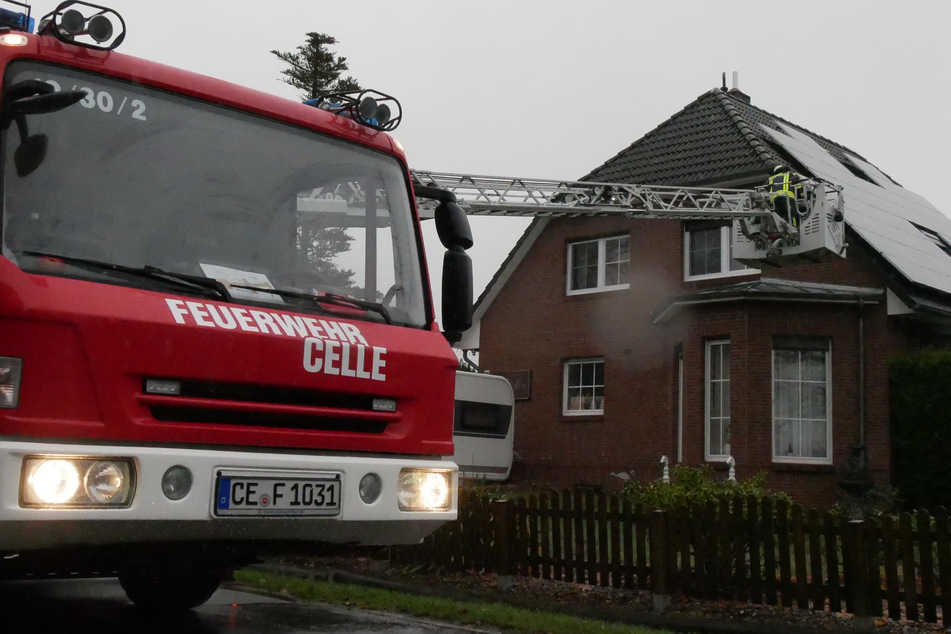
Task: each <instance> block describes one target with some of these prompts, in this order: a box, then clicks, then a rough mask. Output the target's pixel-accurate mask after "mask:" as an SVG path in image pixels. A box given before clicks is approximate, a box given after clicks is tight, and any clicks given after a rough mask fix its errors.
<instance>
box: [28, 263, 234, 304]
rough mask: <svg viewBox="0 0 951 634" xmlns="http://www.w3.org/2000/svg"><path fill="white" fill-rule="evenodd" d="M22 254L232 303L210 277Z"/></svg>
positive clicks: (148, 266)
mask: <svg viewBox="0 0 951 634" xmlns="http://www.w3.org/2000/svg"><path fill="white" fill-rule="evenodd" d="M22 253H23V255H29V256H32V257H35V258H49V259H51V260H61V261H63V262H66V263H67V264H72V265H75V266H79V267H86V268H91V269H96V270H106V271H116V272H117V273H124V274H126V275H134V276H136V277H145V278H148V279H152V280H159V281H163V282H170V283H172V284H175V285H176V286H179V287H183V288H188V289H191V290H194V291H199V292H202V293H204V294H206V295H207V294H208V293H209V292H211V293H214V294H215V295H217V296H219V297H221V298H222V299H224V300H225V301H227V302H233V301H234V298H232V297H231V293H230V292H229V291H228V287H227V286H225V285H224V284H222V283H221V281H219V280H216V279H214V278H211V277H204V276H202V275H189V274H188V273H175V272H173V271H166V270H164V269H160V268H158V267H157V266H152V265H149V264H146V265H145V266H143V267H142V268H136V267H132V266H125V265H123V264H114V263H112V262H103V261H100V260H90V259H87V258H76V257H73V256H70V255H60V254H58V253H44V252H42V251H23V252H22Z"/></svg>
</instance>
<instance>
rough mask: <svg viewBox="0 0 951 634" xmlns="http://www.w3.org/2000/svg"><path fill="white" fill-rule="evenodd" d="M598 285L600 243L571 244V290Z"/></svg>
mask: <svg viewBox="0 0 951 634" xmlns="http://www.w3.org/2000/svg"><path fill="white" fill-rule="evenodd" d="M597 285H598V243H597V242H581V243H578V244H573V245H571V290H579V289H585V288H595V287H596V286H597Z"/></svg>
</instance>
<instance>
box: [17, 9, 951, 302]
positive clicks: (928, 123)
mask: <svg viewBox="0 0 951 634" xmlns="http://www.w3.org/2000/svg"><path fill="white" fill-rule="evenodd" d="M56 1H57V2H58V0H56ZM96 3H97V4H102V5H105V6H109V7H111V8H113V9H115V10H116V11H118V12H119V13H120V14H121V15H122V16H123V18H124V19H125V22H126V27H127V36H126V40H125V42H124V43H123V44H122V45H121V47H120V48H119V50H120V51H121V52H123V53H127V54H130V55H136V56H139V57H145V58H148V59H152V60H155V61H159V62H162V63H165V64H170V65H173V66H178V67H182V68H185V69H188V70H191V71H196V72H199V73H203V74H206V75H211V76H214V77H218V78H221V79H224V80H227V81H231V82H235V83H238V84H242V85H245V86H250V87H252V88H256V89H259V90H263V91H266V92H269V93H272V94H276V95H281V96H286V97H287V98H289V99H296V98H297V97H298V95H297V91H295V90H294V89H292V88H291V87H290V86H287V85H286V84H284V83H282V82H281V80H280V71H281V70H282V68H283V67H284V66H283V64H282V63H281V62H280V60H278V59H277V58H276V57H275V56H273V55H272V54H271V53H270V52H269V51H271V50H272V49H277V50H280V51H294V50H295V49H296V48H297V46H299V45H300V44H302V43H303V42H304V40H305V33H306V32H308V31H317V32H322V33H327V34H329V35H332V36H333V37H335V38H336V39H337V41H338V44H337V45H336V46H335V47H334V49H333V50H334V52H336V53H337V54H338V55H343V56H344V57H346V58H347V60H348V63H349V65H350V74H352V75H353V76H354V77H355V78H356V79H357V80H358V81H359V82H360V83H361V85H363V86H364V87H365V88H375V89H377V90H380V91H382V92H385V93H389V94H391V95H393V96H395V97H397V98H398V99H399V100H400V102H401V103H402V106H403V122H402V125H401V126H400V127H399V128H398V129H397V130H395V131H394V132H393V135H394V136H395V137H396V138H397V139H398V140H399V141H400V142H401V143H402V145H403V147H404V148H405V149H406V153H407V156H408V159H409V162H410V166H411V167H412V168H415V169H427V170H434V171H445V172H466V173H474V174H488V175H506V176H522V177H536V178H555V179H568V178H578V177H580V176H582V175H584V174H586V173H587V172H589V171H590V170H591V169H593V168H595V167H597V166H598V165H600V164H601V163H603V162H604V161H606V160H608V159H610V158H611V157H613V156H614V155H615V154H617V153H618V152H619V151H621V150H623V149H624V148H625V147H627V146H628V145H629V144H630V143H632V142H633V141H635V140H637V139H639V138H640V137H641V136H643V135H644V134H646V133H647V132H649V131H650V130H652V129H653V128H655V127H656V126H658V125H659V124H661V123H663V122H664V121H665V120H667V119H668V118H669V117H670V116H671V115H673V114H675V113H676V112H678V111H679V110H680V109H682V108H683V107H684V106H686V105H687V104H689V103H690V102H691V101H693V100H694V99H695V98H696V97H698V96H699V95H700V94H702V93H704V92H706V91H708V90H710V89H712V88H716V87H719V86H720V84H721V74H722V73H723V72H726V73H727V83H728V85H732V75H733V72H734V71H737V72H738V73H739V88H740V89H741V90H743V91H744V92H745V93H747V94H748V95H750V97H751V98H752V103H753V105H756V106H759V107H761V108H763V109H765V110H767V111H769V112H771V113H773V114H775V115H777V116H780V117H782V118H784V119H787V120H789V121H792V122H794V123H796V124H798V125H800V126H803V127H805V128H807V129H809V130H810V131H812V132H814V133H816V134H819V135H822V136H824V137H826V138H829V139H831V140H833V141H835V142H837V143H840V144H842V145H845V146H846V147H848V148H850V149H851V150H853V151H855V152H857V153H858V154H860V155H862V156H864V157H865V158H866V159H868V160H869V161H870V162H871V163H873V164H875V165H876V166H878V167H879V168H880V169H881V170H882V171H884V172H885V173H887V174H888V175H890V176H891V177H892V178H894V179H895V180H897V181H898V182H899V183H901V184H902V185H904V186H905V187H906V188H908V189H910V190H912V191H914V192H916V193H918V194H921V195H922V196H924V197H925V198H926V199H927V200H929V201H930V202H931V203H932V204H934V205H935V206H936V207H938V208H939V209H941V210H942V211H944V212H945V213H949V212H951V203H949V202H948V200H947V194H946V193H945V192H946V191H947V182H948V180H949V178H948V173H949V169H948V167H947V166H946V165H945V164H944V163H943V162H942V161H943V159H941V157H940V156H939V155H938V150H939V149H941V148H942V147H946V146H947V144H948V142H949V141H951V114H949V104H951V73H949V72H948V71H949V68H948V65H949V61H951V37H949V36H948V27H949V25H951V2H948V1H947V0H919V1H916V0H903V1H901V2H898V1H893V2H886V1H883V0H860V1H859V0H834V1H833V0H799V1H798V2H794V3H789V2H763V1H761V0H758V1H754V0H719V1H717V2H713V1H710V0H663V1H661V0H652V1H642V0H613V1H608V0H583V1H582V0H578V1H571V0H547V1H540V0H478V1H471V2H455V1H452V0H441V1H437V0H432V1H429V0H411V1H406V0H400V1H396V0H391V1H389V2H383V1H379V0H362V1H361V2H340V1H338V2H327V1H324V0H260V1H258V2H249V1H246V0H153V1H149V2H145V1H143V0H96ZM55 4H56V2H48V3H47V2H39V1H37V2H34V4H33V7H34V8H33V15H34V16H35V17H39V16H41V15H43V14H44V13H46V12H47V11H49V10H51V9H52V8H53V7H54V5H55ZM846 204H847V201H846ZM639 222H650V221H648V220H644V221H639ZM526 224H527V221H525V220H511V219H498V218H488V219H473V228H474V233H475V239H476V246H475V247H474V248H473V249H472V250H471V251H470V253H471V254H472V257H473V259H474V261H475V263H476V268H475V271H476V273H475V282H476V296H478V294H479V293H480V292H481V291H482V289H483V287H484V286H485V284H486V283H487V282H488V281H489V279H490V278H491V276H492V275H493V274H494V272H495V271H496V269H497V268H498V265H499V264H500V263H501V261H502V260H503V259H504V257H505V255H506V254H507V253H508V251H509V249H510V248H511V246H512V245H514V243H515V241H516V239H517V238H518V236H519V235H520V234H521V230H522V228H523V227H524V226H525V225H526ZM427 247H428V251H429V259H430V261H431V262H433V263H435V262H438V261H439V259H440V258H441V249H440V248H438V245H437V243H436V241H435V239H431V238H430V237H429V236H427ZM671 248H679V245H671ZM434 256H439V257H434ZM434 268H435V270H434V271H433V280H434V284H433V285H434V287H438V281H437V280H438V279H439V278H438V275H437V274H438V267H434Z"/></svg>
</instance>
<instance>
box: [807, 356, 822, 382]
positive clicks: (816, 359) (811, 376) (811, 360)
mask: <svg viewBox="0 0 951 634" xmlns="http://www.w3.org/2000/svg"><path fill="white" fill-rule="evenodd" d="M802 379H803V380H804V381H822V382H825V380H826V353H825V352H823V351H821V350H805V351H803V352H802Z"/></svg>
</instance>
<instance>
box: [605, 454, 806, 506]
mask: <svg viewBox="0 0 951 634" xmlns="http://www.w3.org/2000/svg"><path fill="white" fill-rule="evenodd" d="M623 494H624V495H626V496H627V497H628V498H629V499H630V500H631V501H632V502H634V503H641V504H643V505H644V506H645V507H646V508H649V509H659V510H668V509H677V508H684V507H688V506H694V505H701V504H706V503H707V502H713V503H714V504H718V503H719V502H720V500H727V501H732V500H733V498H735V497H737V496H740V497H744V498H745V497H747V496H750V495H752V496H754V497H756V498H757V499H763V498H769V499H770V500H772V501H777V500H785V501H786V502H790V501H791V500H790V498H789V496H788V495H787V494H785V493H773V492H771V491H770V490H769V489H767V488H766V474H765V473H758V474H756V475H755V476H753V477H751V478H749V479H747V480H743V481H738V480H720V479H717V478H715V477H714V473H713V469H712V468H711V467H710V466H709V465H703V466H701V467H699V468H698V467H689V466H687V465H683V464H678V465H674V467H673V468H672V469H671V471H670V483H669V484H667V483H665V482H664V481H663V480H662V479H658V480H654V481H652V482H648V483H646V484H644V483H641V482H629V483H628V484H627V485H626V486H625V487H624V490H623Z"/></svg>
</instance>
